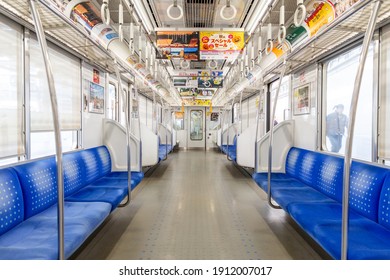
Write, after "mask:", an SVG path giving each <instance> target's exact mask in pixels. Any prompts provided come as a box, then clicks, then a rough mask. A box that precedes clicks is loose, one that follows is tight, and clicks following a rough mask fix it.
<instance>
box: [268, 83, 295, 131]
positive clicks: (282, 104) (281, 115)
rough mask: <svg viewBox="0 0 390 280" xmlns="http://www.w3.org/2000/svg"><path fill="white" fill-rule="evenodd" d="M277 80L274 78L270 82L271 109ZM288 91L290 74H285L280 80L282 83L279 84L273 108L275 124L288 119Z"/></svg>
mask: <svg viewBox="0 0 390 280" xmlns="http://www.w3.org/2000/svg"><path fill="white" fill-rule="evenodd" d="M278 85H279V80H276V81H274V82H272V83H271V85H270V91H271V98H272V99H271V110H272V109H273V104H274V100H275V95H276V90H277V89H278ZM289 92H290V76H286V77H284V78H283V80H282V85H281V86H280V91H279V98H278V104H276V110H275V124H277V123H280V122H282V121H284V120H286V119H288V112H289V110H290V106H289V104H290V102H289Z"/></svg>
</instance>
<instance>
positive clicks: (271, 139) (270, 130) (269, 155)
mask: <svg viewBox="0 0 390 280" xmlns="http://www.w3.org/2000/svg"><path fill="white" fill-rule="evenodd" d="M283 64H284V65H283V68H282V72H281V73H280V77H279V83H278V88H277V90H276V95H275V100H274V106H273V108H272V112H271V118H270V127H269V148H268V179H267V182H268V188H267V196H268V204H269V206H271V207H272V208H275V209H281V207H280V206H278V205H274V204H273V203H272V194H271V172H272V144H273V139H274V121H275V111H276V105H277V103H278V97H279V92H280V87H281V86H282V80H283V77H284V74H285V73H286V68H287V67H286V66H287V64H286V61H284V62H283ZM270 99H271V100H272V97H271V98H270Z"/></svg>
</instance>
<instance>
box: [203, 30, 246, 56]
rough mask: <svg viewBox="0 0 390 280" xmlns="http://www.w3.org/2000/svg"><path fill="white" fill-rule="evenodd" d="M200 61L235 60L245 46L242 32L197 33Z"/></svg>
mask: <svg viewBox="0 0 390 280" xmlns="http://www.w3.org/2000/svg"><path fill="white" fill-rule="evenodd" d="M199 40H200V48H199V55H200V59H235V58H236V57H237V56H238V55H239V54H240V53H241V51H242V50H243V48H244V46H245V38H244V32H243V31H231V32H229V31H201V32H199Z"/></svg>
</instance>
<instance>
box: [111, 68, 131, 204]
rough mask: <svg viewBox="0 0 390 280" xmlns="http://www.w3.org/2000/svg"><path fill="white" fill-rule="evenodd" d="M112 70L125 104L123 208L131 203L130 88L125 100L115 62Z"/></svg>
mask: <svg viewBox="0 0 390 280" xmlns="http://www.w3.org/2000/svg"><path fill="white" fill-rule="evenodd" d="M114 68H115V74H116V78H117V80H118V83H119V90H120V92H121V96H122V102H123V104H126V110H125V119H126V146H127V147H126V151H127V191H128V194H127V200H126V202H125V203H123V204H121V205H120V207H124V206H127V205H128V204H129V203H130V201H131V147H130V143H131V142H130V132H131V120H130V118H129V116H130V117H131V113H130V112H131V109H130V108H129V103H130V102H131V101H130V99H131V98H132V96H131V91H132V88H130V92H129V93H128V94H127V98H126V96H125V94H126V93H125V91H124V89H123V85H122V78H121V74H120V72H119V67H118V64H117V63H116V61H115V63H114ZM129 101H130V102H129Z"/></svg>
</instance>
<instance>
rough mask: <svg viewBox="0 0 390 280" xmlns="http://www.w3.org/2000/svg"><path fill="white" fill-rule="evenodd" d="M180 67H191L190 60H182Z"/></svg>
mask: <svg viewBox="0 0 390 280" xmlns="http://www.w3.org/2000/svg"><path fill="white" fill-rule="evenodd" d="M180 67H181V68H183V69H188V68H190V63H189V62H188V60H185V59H183V60H182V61H180Z"/></svg>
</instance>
